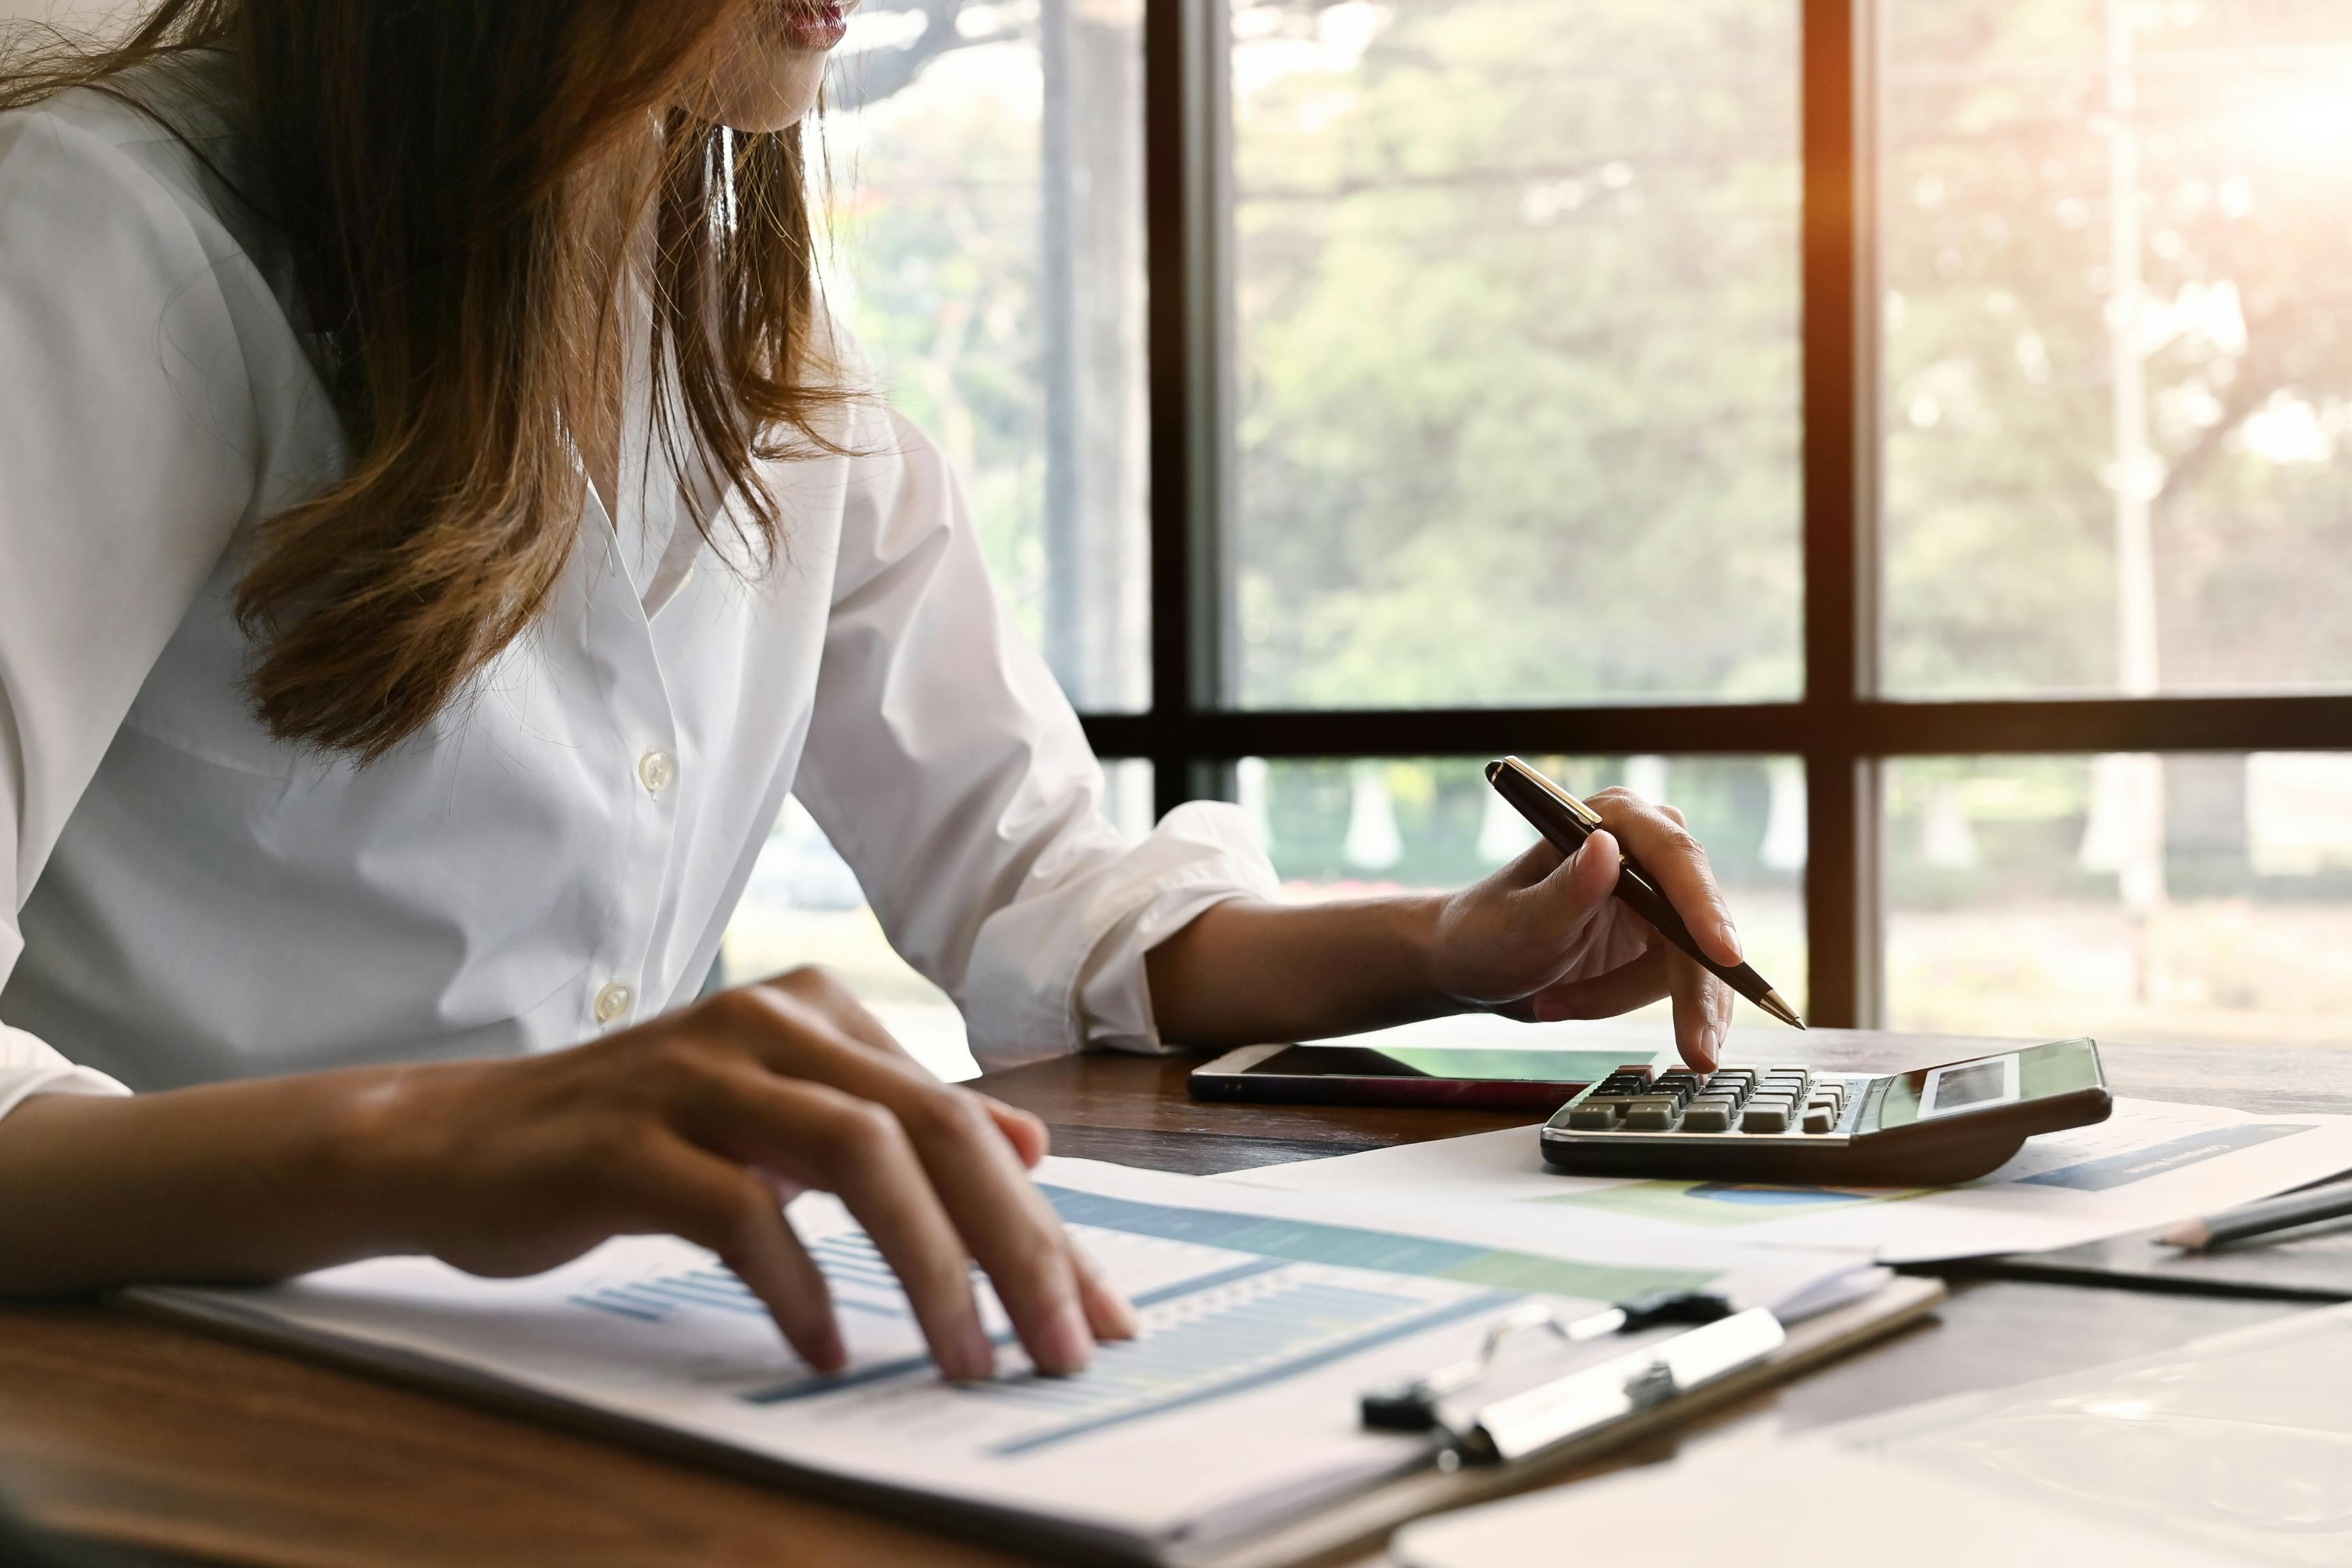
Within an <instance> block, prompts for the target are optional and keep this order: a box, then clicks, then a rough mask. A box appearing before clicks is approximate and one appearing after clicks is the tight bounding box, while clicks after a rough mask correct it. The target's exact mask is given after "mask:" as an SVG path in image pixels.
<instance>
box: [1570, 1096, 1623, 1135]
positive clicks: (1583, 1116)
mask: <svg viewBox="0 0 2352 1568" xmlns="http://www.w3.org/2000/svg"><path fill="white" fill-rule="evenodd" d="M1623 1109H1624V1106H1623V1105H1622V1103H1620V1102H1619V1101H1617V1100H1586V1101H1585V1102H1584V1103H1583V1104H1581V1105H1580V1106H1578V1107H1576V1108H1575V1109H1574V1110H1570V1112H1569V1113H1568V1125H1569V1127H1570V1130H1571V1131H1577V1132H1606V1131H1609V1130H1610V1129H1611V1128H1612V1127H1614V1126H1616V1125H1617V1113H1618V1112H1619V1111H1620V1110H1623Z"/></svg>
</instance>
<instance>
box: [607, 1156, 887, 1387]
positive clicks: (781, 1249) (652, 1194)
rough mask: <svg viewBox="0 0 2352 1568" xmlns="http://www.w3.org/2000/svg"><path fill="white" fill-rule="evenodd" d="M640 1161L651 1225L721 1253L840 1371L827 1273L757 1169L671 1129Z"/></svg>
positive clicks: (809, 1358) (800, 1348)
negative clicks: (731, 1160) (732, 1161)
mask: <svg viewBox="0 0 2352 1568" xmlns="http://www.w3.org/2000/svg"><path fill="white" fill-rule="evenodd" d="M629 1174H630V1177H631V1179H632V1180H633V1181H634V1182H635V1184H636V1187H637V1191H638V1202H639V1205H641V1217H642V1218H643V1219H645V1220H647V1221H650V1222H651V1224H650V1227H649V1228H654V1229H658V1230H662V1231H667V1232H668V1233H669V1234H670V1235H673V1236H679V1237H685V1238H686V1239H687V1240H688V1241H691V1242H693V1243H694V1244H695V1245H696V1246H698V1247H708V1248H709V1249H710V1250H711V1251H712V1252H714V1253H717V1254H718V1255H719V1261H720V1262H721V1263H723V1264H725V1265H726V1266H727V1267H728V1268H729V1269H730V1270H731V1271H732V1272H733V1273H734V1275H735V1277H736V1278H737V1279H740V1280H741V1281H742V1282H743V1284H744V1286H745V1287H746V1288H747V1289H750V1290H751V1294H753V1295H754V1296H757V1297H758V1298H759V1299H760V1301H761V1305H762V1306H764V1307H766V1308H767V1309H768V1315H769V1316H771V1317H772V1318H773V1319H775V1321H776V1327H777V1328H779V1329H781V1330H782V1331H783V1336H784V1339H785V1341H786V1342H788V1343H790V1344H791V1346H792V1347H793V1350H794V1351H796V1352H799V1353H800V1357H801V1359H802V1360H803V1361H805V1362H807V1363H809V1365H811V1366H813V1367H814V1368H815V1369H816V1370H817V1371H819V1372H838V1371H840V1370H841V1369H842V1367H844V1366H845V1365H846V1364H847V1363H848V1361H849V1352H848V1351H847V1349H846V1348H845V1346H844V1345H843V1343H842V1340H841V1325H840V1323H839V1322H838V1321H836V1320H835V1317H834V1312H833V1295H832V1292H831V1291H830V1290H829V1289H826V1286H825V1282H824V1275H823V1274H822V1273H820V1272H819V1271H818V1269H817V1267H816V1264H815V1263H814V1261H812V1260H811V1259H810V1258H809V1255H808V1249H807V1248H806V1247H803V1246H802V1245H801V1239H800V1237H797V1236H795V1235H794V1234H793V1227H792V1223H791V1222H790V1221H789V1220H787V1219H786V1218H785V1217H784V1212H783V1205H782V1201H781V1199H780V1198H779V1197H778V1195H777V1194H776V1193H775V1191H774V1189H773V1188H772V1187H770V1186H769V1185H768V1184H767V1183H766V1182H765V1181H764V1180H762V1179H761V1176H760V1175H759V1173H757V1172H754V1171H751V1170H747V1169H745V1168H744V1167H743V1166H741V1165H736V1164H730V1163H728V1162H727V1161H725V1160H722V1159H720V1158H719V1157H718V1156H716V1155H714V1154H711V1153H709V1152H707V1151H705V1150H701V1149H698V1148H696V1147H694V1146H693V1145H692V1144H690V1143H688V1142H684V1141H682V1140H680V1139H677V1138H674V1137H671V1136H668V1135H667V1134H664V1135H660V1136H657V1137H656V1139H654V1140H653V1141H652V1142H649V1143H648V1144H647V1145H646V1149H645V1151H644V1152H643V1154H642V1155H641V1156H640V1157H639V1158H638V1159H637V1160H636V1161H635V1162H634V1169H633V1170H632V1172H631V1173H629ZM633 1217H636V1216H633Z"/></svg>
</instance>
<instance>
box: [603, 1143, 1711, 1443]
mask: <svg viewBox="0 0 2352 1568" xmlns="http://www.w3.org/2000/svg"><path fill="white" fill-rule="evenodd" d="M1044 1190H1045V1194H1046V1196H1047V1197H1048V1199H1050V1200H1051V1201H1052V1202H1053V1204H1054V1205H1055V1209H1056V1210H1057V1212H1059V1213H1060V1214H1061V1215H1062V1217H1063V1219H1064V1220H1065V1221H1066V1223H1068V1224H1069V1226H1071V1228H1072V1231H1073V1233H1074V1234H1075V1235H1076V1236H1077V1237H1079V1239H1080V1240H1081V1242H1082V1243H1083V1244H1084V1245H1086V1246H1087V1247H1091V1248H1092V1249H1093V1250H1094V1251H1095V1252H1096V1253H1097V1255H1098V1256H1100V1257H1101V1258H1103V1259H1104V1261H1105V1262H1106V1263H1108V1264H1109V1265H1110V1266H1111V1267H1112V1269H1113V1271H1114V1273H1115V1274H1117V1275H1118V1277H1120V1278H1122V1279H1139V1278H1148V1279H1158V1280H1159V1281H1160V1282H1159V1283H1155V1284H1152V1285H1150V1286H1149V1287H1147V1288H1144V1289H1136V1290H1134V1291H1133V1292H1132V1300H1133V1302H1134V1305H1135V1307H1136V1308H1137V1310H1138V1312H1139V1315H1140V1317H1141V1320H1142V1325H1143V1327H1142V1331H1141V1332H1140V1333H1139V1335H1138V1336H1137V1338H1136V1339H1134V1340H1133V1341H1130V1342H1125V1343H1114V1344H1108V1345H1105V1346H1103V1347H1102V1348H1101V1350H1100V1351H1099V1352H1097V1359H1096V1361H1095V1363H1094V1364H1093V1365H1092V1366H1091V1367H1090V1368H1089V1369H1088V1370H1087V1373H1086V1374H1085V1375H1084V1376H1082V1377H1076V1378H1054V1379H1048V1378H1041V1377H1037V1376H1034V1375H1028V1374H1026V1373H1023V1372H1021V1371H1018V1370H1015V1371H1014V1372H1013V1374H1012V1375H1009V1376H1007V1377H1004V1378H1002V1379H1000V1380H998V1381H995V1382H992V1383H986V1384H969V1385H964V1386H961V1387H958V1388H956V1389H955V1390H954V1391H953V1392H954V1394H955V1395H956V1399H955V1404H956V1405H957V1406H958V1407H960V1408H961V1410H962V1411H963V1412H964V1413H965V1415H966V1418H967V1419H969V1420H971V1421H973V1422H975V1423H976V1424H977V1425H978V1426H985V1427H986V1428H987V1429H988V1436H987V1438H986V1440H985V1442H984V1444H983V1447H984V1448H985V1449H986V1451H988V1452H990V1453H993V1454H997V1455H1000V1456H1005V1457H1011V1456H1015V1455H1022V1454H1028V1453H1033V1452H1036V1451H1039V1450H1042V1449H1045V1448H1050V1447H1053V1446H1055V1444H1058V1443H1063V1442H1066V1441H1069V1440H1071V1439H1073V1438H1076V1437H1081V1436H1089V1435H1092V1434H1095V1433H1097V1432H1101V1431H1103V1430H1105V1429H1107V1428H1109V1427H1113V1426H1119V1425H1122V1424H1124V1423H1127V1422H1131V1421H1135V1420H1139V1419H1141V1418H1144V1417H1147V1416H1151V1415H1160V1414H1164V1413H1166V1412H1169V1411H1172V1410H1176V1409H1180V1408H1182V1407H1184V1406H1187V1405H1199V1404H1203V1403H1205V1402H1208V1401H1210V1400H1214V1399H1219V1398H1223V1397H1225V1396H1227V1395H1231V1394H1241V1393H1245V1392H1249V1391H1252V1390H1255V1389H1261V1388H1265V1387H1268V1386H1270V1385H1272V1384H1277V1383H1280V1382H1282V1381H1284V1380H1285V1379H1288V1378H1291V1377H1295V1376H1297V1375H1299V1374H1301V1373H1307V1372H1310V1371H1312V1370H1314V1369H1316V1368H1318V1367H1320V1366H1324V1365H1328V1364H1330V1363H1334V1362H1337V1361H1339V1360H1341V1359H1344V1358H1346V1357H1349V1356H1352V1355H1356V1354H1359V1353H1360V1352H1365V1351H1368V1350H1370V1349H1373V1348H1375V1347H1377V1346H1380V1345H1381V1344H1384V1343H1387V1342H1392V1341H1395V1340H1399V1339H1402V1338H1405V1337H1408V1336H1410V1335H1413V1334H1417V1333H1421V1332H1423V1331H1426V1330H1430V1329H1433V1328H1437V1327H1440V1326H1443V1325H1445V1324H1448V1323H1454V1322H1458V1321H1464V1320H1466V1319H1472V1318H1476V1317H1480V1316H1483V1315H1486V1314H1488V1313H1491V1312H1496V1311H1499V1310H1503V1309H1505V1308H1507V1307H1509V1306H1511V1305H1513V1304H1514V1303H1516V1302H1517V1301H1518V1300H1521V1299H1522V1298H1523V1297H1524V1296H1525V1295H1526V1294H1528V1293H1530V1292H1535V1293H1541V1294H1546V1295H1553V1296H1561V1297H1568V1298H1571V1299H1576V1300H1595V1301H1607V1300H1620V1299H1622V1298H1623V1297H1625V1296H1628V1295H1633V1294H1638V1293H1640V1292H1642V1291H1643V1290H1649V1289H1667V1288H1671V1289H1692V1288H1696V1287H1697V1286H1699V1285H1701V1284H1704V1283H1705V1282H1706V1279H1707V1276H1706V1274H1705V1273H1703V1272H1700V1271H1696V1270H1690V1269H1671V1268H1628V1267H1616V1266H1608V1265H1595V1264H1589V1263H1575V1262H1569V1261H1564V1260H1562V1259H1559V1258H1544V1257H1538V1256H1534V1255H1531V1254H1523V1253H1513V1252H1509V1251H1504V1250H1498V1249H1495V1248H1491V1247H1475V1246H1468V1245H1464V1244H1460V1243H1454V1242H1445V1241H1437V1240H1431V1239H1428V1238H1423V1237H1409V1236H1400V1235H1393V1234H1390V1233H1386V1232H1381V1231H1375V1230H1370V1229H1361V1228H1357V1227H1352V1226H1333V1225H1326V1224H1318V1223H1309V1222H1301V1221H1296V1220H1285V1219H1274V1218H1266V1217H1264V1216H1259V1215H1246V1214H1233V1213H1228V1212H1223V1211H1220V1210H1214V1209H1205V1208H1184V1207H1178V1206H1173V1205H1165V1204H1155V1203H1139V1202H1135V1201H1132V1200H1129V1199H1122V1198H1118V1197H1111V1196H1106V1195H1103V1194H1093V1193H1087V1192H1081V1191H1077V1190H1076V1189H1073V1188H1068V1187H1057V1186H1052V1185H1047V1186H1045V1189H1044ZM807 1245H808V1247H809V1252H810V1256H811V1257H812V1258H814V1260H815V1262H816V1263H817V1266H818V1268H820V1269H821V1270H822V1271H823V1273H824V1277H825V1280H826V1283H827V1285H828V1286H829V1287H830V1288H831V1289H832V1290H833V1293H834V1299H835V1305H836V1306H837V1307H838V1308H839V1309H840V1310H843V1311H844V1312H845V1313H850V1314H856V1315H858V1316H861V1317H868V1318H880V1319H886V1320H894V1321H898V1322H900V1323H902V1324H904V1325H906V1329H907V1332H908V1335H909V1336H910V1338H911V1334H912V1325H911V1320H910V1318H909V1314H908V1310H907V1304H906V1299H905V1297H904V1295H903V1294H901V1293H900V1291H899V1289H898V1284H897V1281H896V1279H895V1278H894V1277H893V1276H892V1275H891V1273H890V1270H889V1267H888V1265H887V1262H886V1261H885V1260H884V1259H883V1258H882V1257H881V1255H880V1253H879V1252H877V1250H876V1249H875V1247H874V1245H873V1243H872V1242H871V1241H869V1240H868V1239H867V1238H866V1237H865V1235H864V1234H863V1233H862V1232H859V1231H856V1230H855V1229H844V1230H835V1231H830V1232H826V1233H824V1234H818V1235H814V1236H812V1237H810V1238H809V1240H808V1243H807ZM975 1283H976V1284H977V1285H978V1286H979V1287H980V1289H981V1290H982V1296H983V1300H985V1299H986V1292H985V1282H984V1281H978V1280H976V1281H975ZM572 1300H574V1301H575V1302H576V1303H577V1304H578V1305H581V1306H583V1307H588V1308H591V1309H593V1310H598V1311H603V1312H608V1313H612V1314H614V1315H616V1316H619V1317H623V1318H626V1319H631V1320H634V1321H643V1322H666V1321H674V1320H675V1321H691V1320H692V1319H693V1318H694V1317H696V1316H697V1315H698V1314H706V1313H709V1314H727V1315H733V1316H738V1317H764V1315H765V1312H766V1309H765V1308H764V1307H763V1306H762V1305H761V1303H760V1301H759V1300H758V1299H757V1298H756V1297H754V1296H753V1295H752V1294H751V1291H750V1290H749V1289H746V1288H745V1287H744V1285H743V1284H742V1282H741V1281H740V1280H739V1279H736V1278H735V1277H734V1276H733V1275H732V1274H730V1273H729V1272H728V1271H727V1270H726V1269H724V1268H719V1267H717V1266H716V1265H711V1266H709V1267H704V1268H692V1269H686V1270H679V1271H676V1272H672V1273H667V1274H658V1275H654V1276H651V1277H647V1278H640V1279H624V1280H619V1281H614V1282H610V1283H606V1284H602V1285H599V1286H597V1287H596V1288H594V1289H590V1290H584V1291H582V1292H580V1293H578V1294H577V1295H575V1296H574V1297H573V1298H572ZM992 1316H993V1317H994V1318H995V1320H996V1329H997V1331H996V1334H995V1337H996V1338H997V1340H998V1342H1000V1344H1003V1345H1005V1346H1007V1347H1008V1348H1009V1347H1010V1346H1011V1344H1012V1341H1013V1336H1012V1334H1011V1331H1010V1330H1009V1328H1007V1327H1006V1326H1004V1325H1003V1321H1002V1316H1001V1314H994V1313H992ZM938 1393H939V1384H938V1381H937V1379H936V1377H935V1376H934V1375H933V1374H932V1373H931V1371H930V1361H929V1356H928V1355H926V1354H924V1353H923V1352H921V1351H920V1350H919V1349H909V1350H908V1352H907V1353H905V1354H902V1355H897V1356H888V1357H885V1358H882V1359H878V1360H869V1361H866V1362H865V1363H862V1364H859V1365H857V1366H855V1367H853V1368H852V1369H851V1370H850V1371H848V1372H846V1373H841V1374H838V1375H835V1376H830V1377H826V1376H815V1375H806V1374H803V1375H796V1376H793V1377H790V1378H787V1379H783V1380H781V1381H778V1382H776V1383H773V1384H769V1385H766V1386H763V1387H759V1388H753V1389H750V1390H748V1391H745V1392H743V1393H742V1394H740V1398H741V1399H742V1400H743V1401H744V1402H745V1403H746V1404H749V1405H763V1406H778V1405H793V1404H800V1403H805V1402H809V1401H814V1400H820V1399H822V1400H825V1401H828V1405H827V1410H828V1414H829V1415H832V1416H835V1417H836V1418H843V1417H847V1416H849V1415H851V1414H852V1413H853V1412H856V1413H857V1414H862V1415H866V1416H867V1417H869V1418H871V1419H873V1420H876V1421H877V1422H883V1423H889V1422H892V1421H894V1420H897V1419H901V1418H904V1416H905V1414H906V1412H907V1411H908V1410H909V1409H912V1408H913V1407H915V1406H917V1405H923V1406H927V1407H929V1406H935V1405H936V1402H937V1395H938Z"/></svg>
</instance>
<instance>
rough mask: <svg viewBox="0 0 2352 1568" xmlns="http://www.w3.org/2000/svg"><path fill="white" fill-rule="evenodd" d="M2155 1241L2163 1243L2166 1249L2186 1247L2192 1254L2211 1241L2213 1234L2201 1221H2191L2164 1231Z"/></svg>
mask: <svg viewBox="0 0 2352 1568" xmlns="http://www.w3.org/2000/svg"><path fill="white" fill-rule="evenodd" d="M2156 1239H2157V1240H2158V1241H2160V1242H2162V1243H2164V1244H2165V1245H2166V1246H2167V1247H2187V1248H2188V1249H2189V1251H2191V1252H2194V1251H2196V1250H2197V1249H2198V1248H2199V1247H2203V1246H2204V1245H2205V1244H2206V1243H2207V1242H2209V1241H2210V1240H2212V1239H2213V1233H2212V1232H2211V1231H2210V1230H2208V1229H2206V1228H2205V1222H2204V1221H2203V1220H2201V1219H2192V1220H2190V1221H2189V1222H2188V1223H2187V1224H2186V1225H2176V1226H2173V1227H2172V1228H2171V1229H2170V1230H2168V1231H2166V1232H2165V1233H2164V1234H2163V1235H2162V1236H2159V1237H2157V1238H2156Z"/></svg>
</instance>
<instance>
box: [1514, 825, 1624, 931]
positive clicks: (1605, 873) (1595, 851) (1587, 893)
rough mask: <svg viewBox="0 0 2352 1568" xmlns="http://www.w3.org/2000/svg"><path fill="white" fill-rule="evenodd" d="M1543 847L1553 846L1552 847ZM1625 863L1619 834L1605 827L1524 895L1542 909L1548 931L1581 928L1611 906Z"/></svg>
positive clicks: (1557, 864) (1545, 928)
mask: <svg viewBox="0 0 2352 1568" xmlns="http://www.w3.org/2000/svg"><path fill="white" fill-rule="evenodd" d="M1544 847H1545V848H1547V849H1549V848H1550V847H1551V846H1549V844H1547V845H1545V846H1544ZM1554 854H1555V855H1557V854H1558V851H1556V850H1555V851H1554ZM1622 863H1623V857H1622V851H1621V850H1620V848H1619V846H1618V843H1617V839H1616V837H1615V836H1614V835H1613V834H1612V833H1610V832H1609V831H1608V830H1607V829H1605V828H1604V829H1601V830H1600V831H1597V832H1595V833H1594V834H1593V835H1592V836H1591V837H1589V838H1587V839H1586V840H1585V841H1584V843H1583V846H1582V847H1580V848H1579V849H1578V850H1577V852H1576V853H1575V854H1573V855H1571V856H1569V857H1567V858H1564V859H1560V860H1559V861H1558V862H1557V863H1556V864H1555V865H1554V867H1553V868H1552V870H1551V872H1550V874H1549V876H1547V877H1545V878H1544V879H1543V880H1542V881H1540V882H1538V883H1537V884H1536V885H1535V886H1534V887H1532V888H1530V889H1528V890H1527V891H1526V893H1525V894H1523V895H1522V897H1523V898H1524V899H1525V900H1527V901H1528V902H1529V903H1530V904H1532V905H1533V906H1534V907H1535V908H1537V909H1538V910H1541V911H1542V919H1543V920H1544V922H1545V923H1544V928H1543V929H1544V930H1545V931H1546V932H1547V933H1550V932H1554V931H1560V932H1565V931H1580V930H1582V929H1583V927H1584V926H1585V925H1586V923H1587V922H1589V921H1591V919H1592V917H1593V916H1594V915H1595V914H1597V913H1599V912H1600V911H1601V910H1604V909H1607V908H1608V907H1609V898H1610V895H1611V894H1612V893H1613V892H1615V891H1616V889H1617V873H1618V871H1619V869H1620V868H1621V867H1622Z"/></svg>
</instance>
